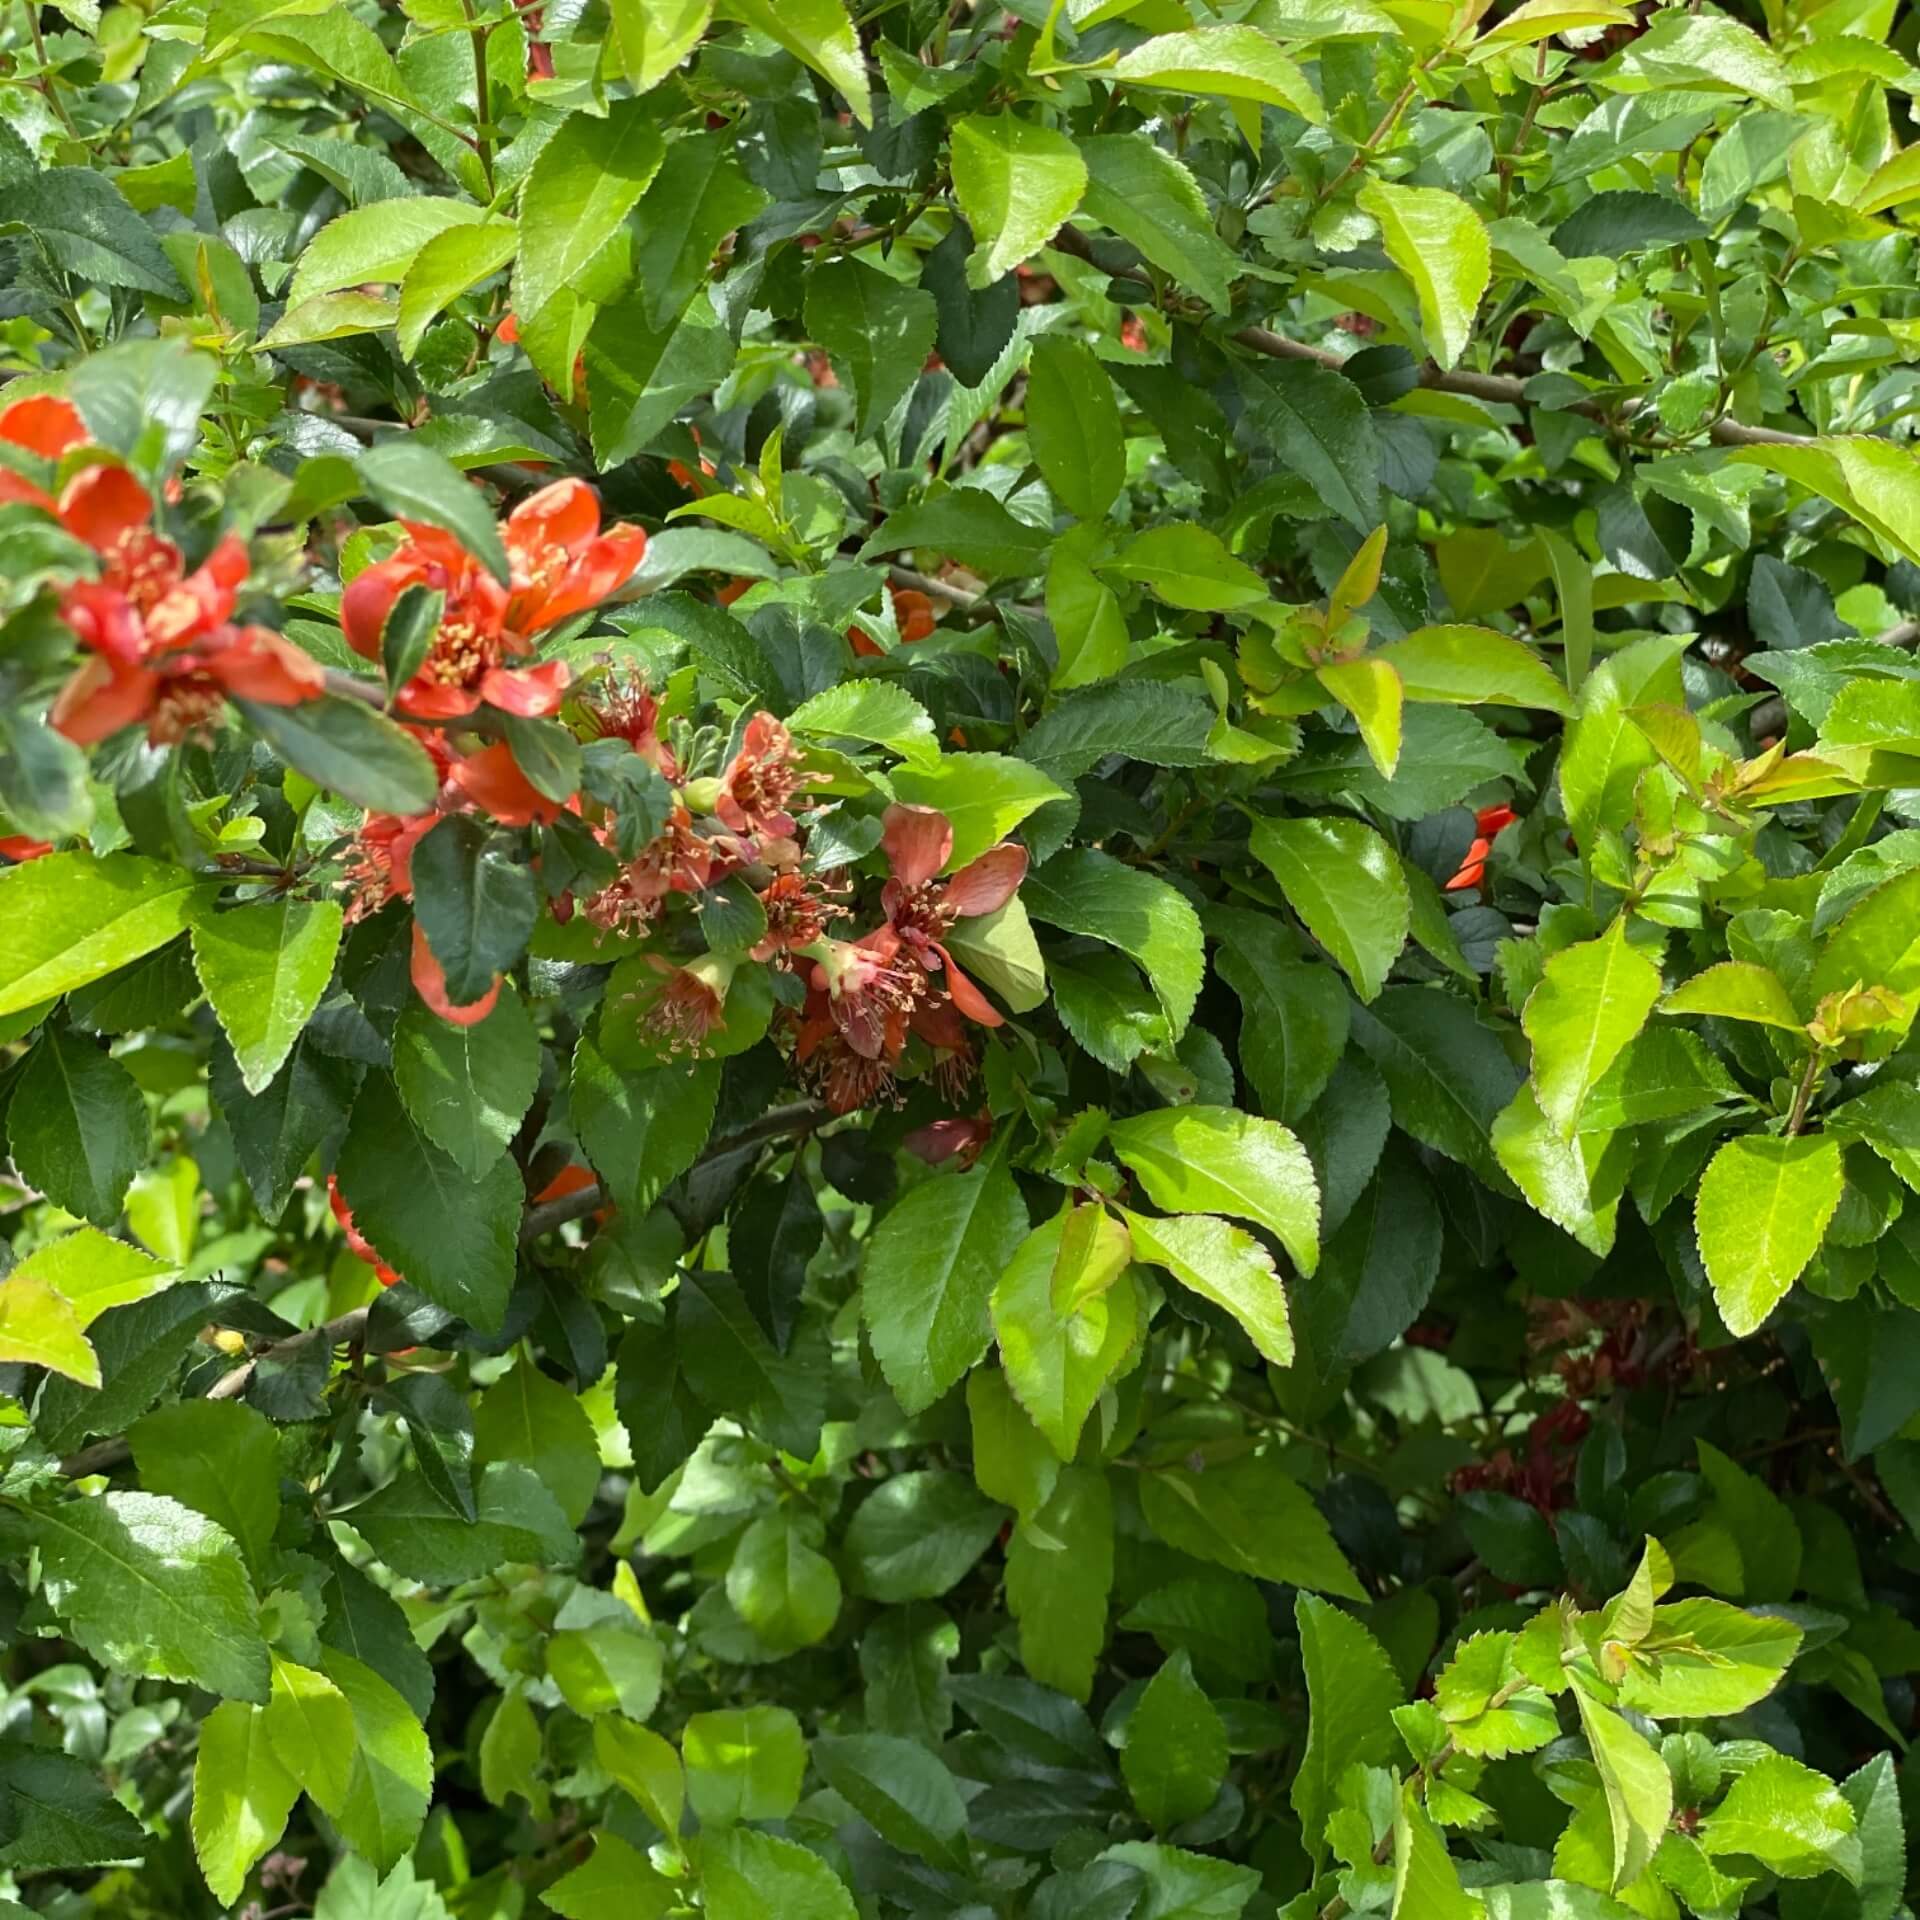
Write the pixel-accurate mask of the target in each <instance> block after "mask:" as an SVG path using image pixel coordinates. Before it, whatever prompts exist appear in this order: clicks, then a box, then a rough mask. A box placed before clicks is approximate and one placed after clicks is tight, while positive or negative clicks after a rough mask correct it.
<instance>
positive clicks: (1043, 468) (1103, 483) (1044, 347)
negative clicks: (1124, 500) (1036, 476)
mask: <svg viewBox="0 0 1920 1920" xmlns="http://www.w3.org/2000/svg"><path fill="white" fill-rule="evenodd" d="M1027 440H1028V442H1029V444H1030V445H1031V446H1032V448H1033V457H1034V459H1035V460H1036V461H1037V462H1038V463H1039V467H1040V472H1041V475H1042V477H1043V478H1044V479H1045V480H1046V483H1047V486H1048V488H1049V489H1050V490H1051V491H1052V494H1053V497H1054V498H1055V499H1056V500H1058V501H1059V502H1060V504H1061V505H1062V506H1064V507H1065V508H1066V509H1067V511H1068V512H1069V513H1072V514H1075V515H1077V516H1078V517H1079V518H1080V519H1082V520H1097V519H1099V518H1100V517H1101V515H1103V514H1104V513H1105V512H1106V511H1107V509H1108V508H1109V507H1110V506H1112V505H1113V501H1114V496H1115V495H1116V494H1118V493H1119V491H1120V489H1121V488H1122V487H1123V486H1124V485H1125V484H1126V479H1127V447H1126V441H1125V439H1124V438H1123V436H1122V433H1121V429H1120V408H1119V404H1118V402H1117V401H1115V399H1114V397H1113V382H1112V381H1111V380H1110V379H1109V378H1108V377H1107V370H1106V368H1105V367H1103V366H1102V365H1101V364H1100V362H1099V361H1098V360H1097V359H1095V358H1094V355H1093V350H1092V349H1091V348H1090V347H1088V346H1086V345H1085V344H1084V343H1083V342H1081V341H1078V340H1069V339H1067V338H1065V337H1064V336H1063V335H1060V334H1043V335H1042V336H1041V337H1040V338H1039V339H1038V340H1036V341H1035V342H1034V343H1033V357H1032V359H1031V361H1030V362H1029V363H1028V369H1027ZM1048 580H1049V584H1051V581H1052V573H1051V571H1049V574H1048Z"/></svg>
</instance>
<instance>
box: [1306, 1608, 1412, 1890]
mask: <svg viewBox="0 0 1920 1920" xmlns="http://www.w3.org/2000/svg"><path fill="white" fill-rule="evenodd" d="M1293 1617H1294V1621H1295V1623H1296V1624H1297V1625H1298V1627H1299V1630H1300V1660H1301V1665H1302V1667H1303V1668H1304V1669H1305V1672H1306V1681H1307V1748H1306V1752H1305V1753H1304V1754H1303V1755H1302V1756H1301V1761H1300V1768H1299V1771H1298V1772H1297V1773H1296V1774H1295V1775H1294V1778H1293V1787H1292V1791H1291V1796H1290V1797H1291V1799H1292V1802H1293V1810H1294V1812H1295V1813H1296V1814H1297V1815H1298V1816H1299V1819H1300V1827H1301V1832H1302V1835H1303V1837H1304V1839H1305V1841H1306V1844H1307V1851H1308V1852H1309V1853H1310V1854H1311V1855H1312V1856H1313V1858H1314V1859H1315V1860H1316V1861H1319V1860H1324V1859H1325V1858H1326V1853H1327V1841H1326V1832H1325V1829H1326V1822H1327V1816H1328V1815H1329V1814H1331V1813H1332V1812H1333V1811H1334V1808H1335V1807H1336V1806H1337V1805H1338V1794H1339V1785H1340V1780H1341V1778H1342V1776H1343V1775H1344V1774H1345V1773H1346V1771H1347V1769H1348V1768H1349V1767H1355V1766H1363V1767H1375V1766H1384V1765H1385V1764H1386V1763H1387V1762H1388V1761H1389V1760H1391V1759H1392V1758H1393V1756H1394V1754H1395V1753H1396V1752H1397V1751H1398V1745H1399V1743H1398V1739H1397V1737H1396V1735H1395V1732H1394V1725H1393V1710H1394V1709H1395V1708H1396V1707H1397V1706H1399V1705H1400V1704H1401V1702H1402V1701H1403V1700H1404V1698H1405V1690H1404V1689H1403V1688H1402V1686H1401V1684H1400V1677H1399V1675H1398V1674H1397V1673H1395V1671H1394V1669H1393V1663H1392V1661H1390V1660H1389V1659H1388V1658H1387V1656H1386V1653H1385V1651H1384V1650H1383V1649H1382V1647H1381V1645H1380V1643H1379V1642H1378V1641H1377V1640H1376V1639H1375V1638H1374V1637H1373V1635H1372V1634H1370V1633H1369V1632H1368V1631H1367V1629H1366V1628H1365V1627H1363V1626H1362V1625H1361V1624H1360V1622H1359V1621H1358V1620H1356V1619H1354V1617H1353V1616H1352V1615H1351V1614H1350V1613H1346V1612H1344V1611H1342V1610H1341V1609H1340V1608H1339V1607H1336V1606H1334V1605H1333V1604H1332V1603H1331V1602H1330V1601H1326V1600H1322V1599H1320V1598H1318V1596H1316V1595H1314V1594H1311V1593H1301V1594H1297V1595H1295V1597H1294V1602H1293Z"/></svg>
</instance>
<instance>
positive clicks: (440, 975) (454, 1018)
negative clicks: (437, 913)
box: [412, 920, 500, 1027]
mask: <svg viewBox="0 0 1920 1920" xmlns="http://www.w3.org/2000/svg"><path fill="white" fill-rule="evenodd" d="M412 972H413V990H414V992H415V993H417V994H418V995H419V996H420V998H421V999H422V1000H423V1001H424V1002H425V1003H426V1005H427V1006H428V1007H429V1008H430V1009H431V1010H432V1011H433V1012H435V1013H437V1014H438V1015H439V1016H440V1018H441V1019H442V1020H446V1021H450V1022H451V1023H452V1024H453V1025H454V1026H456V1027H477V1026H478V1025H479V1024H480V1022H481V1021H482V1020H484V1019H485V1018H486V1017H487V1015H488V1014H490V1013H491V1012H492V1011H493V1003H494V1002H495V1001H496V1000H498V999H499V998H500V976H499V975H498V974H497V973H496V974H495V975H494V976H493V985H492V986H490V987H489V988H488V989H487V990H486V992H485V993H483V994H482V995H481V996H480V998H479V999H478V1000H476V1001H474V1002H473V1004H472V1005H471V1006H464V1007H463V1006H456V1005H455V1004H454V1002H453V1001H451V1000H449V999H448V998H447V976H446V973H445V972H444V971H443V969H442V968H441V965H440V962H439V961H438V960H436V959H435V958H434V957H433V949H432V948H431V947H430V946H428V945H427V936H426V933H425V931H424V930H423V929H422V927H421V925H420V922H419V921H418V920H416V921H415V922H414V923H413V967H412Z"/></svg>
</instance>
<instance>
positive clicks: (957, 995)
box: [937, 947, 1006, 1027]
mask: <svg viewBox="0 0 1920 1920" xmlns="http://www.w3.org/2000/svg"><path fill="white" fill-rule="evenodd" d="M937 951H938V952H939V955H940V958H941V959H942V960H943V961H945V962H946V968H947V993H948V995H949V997H950V998H951V999H952V1001H953V1004H954V1005H955V1006H956V1007H958V1008H959V1009H960V1011H961V1012H962V1013H964V1014H965V1015H966V1016H967V1018H968V1019H969V1020H971V1021H973V1022H974V1023H975V1024H976V1025H978V1026H982V1027H1003V1026H1005V1025H1006V1021H1005V1019H1004V1018H1003V1017H1002V1015H1001V1013H1000V1010H999V1008H997V1007H996V1006H995V1005H994V1004H993V1002H992V1001H991V1000H989V999H988V998H987V996H986V995H985V994H984V993H982V992H981V991H980V989H979V988H978V987H976V986H975V985H974V984H973V982H972V981H971V980H969V979H968V978H967V976H966V975H965V974H964V973H962V972H961V971H960V969H959V968H958V967H956V966H955V965H954V964H953V955H952V954H950V953H949V952H948V951H947V950H946V948H945V947H941V948H939V949H937Z"/></svg>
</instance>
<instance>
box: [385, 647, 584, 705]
mask: <svg viewBox="0 0 1920 1920" xmlns="http://www.w3.org/2000/svg"><path fill="white" fill-rule="evenodd" d="M572 677H573V676H572V674H571V673H569V672H568V670H567V663H566V662H565V661H564V660H549V661H547V662H546V664H545V665H544V666H538V667H489V668H488V669H487V671H486V673H485V675H484V676H483V677H482V679H481V681H480V697H481V699H483V700H485V701H486V702H487V703H488V704H489V705H490V706H495V707H499V708H500V709H501V710H502V711H503V712H505V713H517V714H518V715H519V716H520V717H521V718H522V719H523V720H538V719H541V718H543V717H544V716H545V715H547V714H550V713H558V712H559V711H560V705H561V702H562V700H563V699H564V698H565V697H566V691H567V683H568V682H569V681H570V680H571V679H572ZM414 711H415V712H420V711H423V709H421V708H418V707H416V708H414ZM460 711H462V712H471V711H472V709H471V708H462V709H461V710H460Z"/></svg>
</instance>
